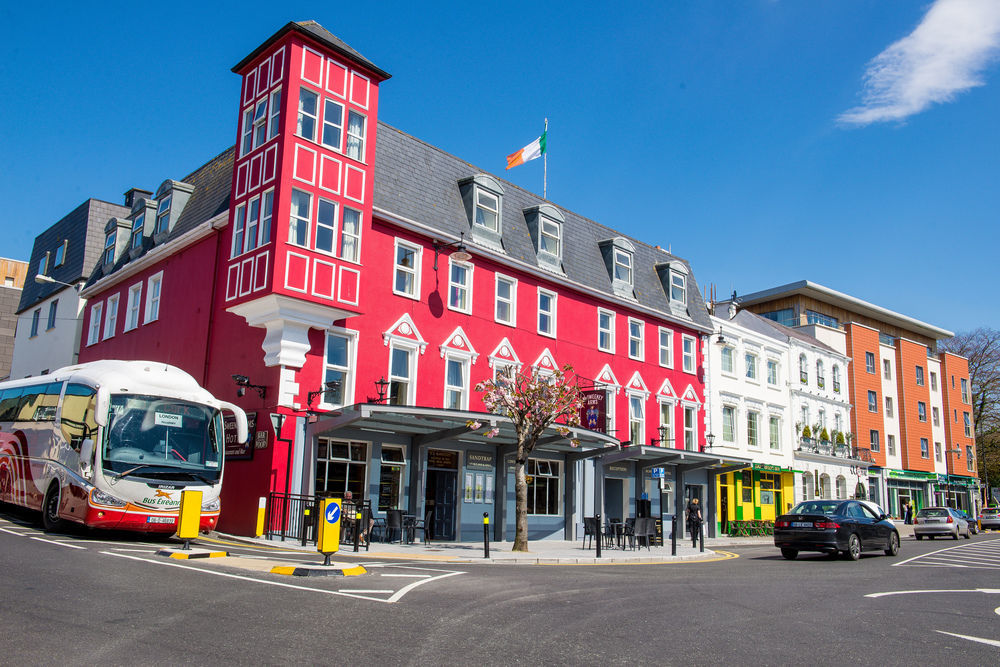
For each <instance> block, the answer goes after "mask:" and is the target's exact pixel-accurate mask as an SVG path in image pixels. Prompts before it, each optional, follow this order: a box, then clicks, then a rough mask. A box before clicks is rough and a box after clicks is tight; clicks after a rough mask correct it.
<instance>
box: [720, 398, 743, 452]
mask: <svg viewBox="0 0 1000 667" xmlns="http://www.w3.org/2000/svg"><path fill="white" fill-rule="evenodd" d="M726 408H728V409H730V410H732V411H733V423H732V428H733V432H732V436H733V437H732V438H731V439H729V440H727V439H726ZM739 414H740V411H739V408H738V407H736V406H735V405H733V404H732V403H723V405H722V412H721V413H720V417H721V420H720V424H721V425H722V433H721V434H720V436H719V437H721V438H722V442H728V443H731V444H732V445H736V442H737V440H738V438H739Z"/></svg>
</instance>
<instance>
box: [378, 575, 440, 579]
mask: <svg viewBox="0 0 1000 667" xmlns="http://www.w3.org/2000/svg"><path fill="white" fill-rule="evenodd" d="M379 576H380V577H408V578H413V579H426V578H427V577H429V576H431V575H429V574H379Z"/></svg>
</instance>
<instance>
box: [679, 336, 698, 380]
mask: <svg viewBox="0 0 1000 667" xmlns="http://www.w3.org/2000/svg"><path fill="white" fill-rule="evenodd" d="M697 346H698V341H697V339H696V338H695V337H694V336H687V335H684V336H681V365H682V366H683V368H684V372H685V373H694V372H695V371H696V370H697V364H696V363H695V352H696V350H697V349H698V348H697Z"/></svg>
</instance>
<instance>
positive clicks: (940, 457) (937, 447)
mask: <svg viewBox="0 0 1000 667" xmlns="http://www.w3.org/2000/svg"><path fill="white" fill-rule="evenodd" d="M934 460H935V461H937V462H938V463H941V462H942V461H944V453H943V452H942V451H941V443H940V442H935V443H934Z"/></svg>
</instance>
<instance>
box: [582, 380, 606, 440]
mask: <svg viewBox="0 0 1000 667" xmlns="http://www.w3.org/2000/svg"><path fill="white" fill-rule="evenodd" d="M580 397H581V398H582V399H583V400H582V403H581V405H580V425H581V426H583V427H584V428H586V429H590V430H591V431H600V432H601V433H607V430H608V429H607V423H608V406H607V400H608V398H607V393H605V391H604V390H603V389H591V390H588V391H581V392H580Z"/></svg>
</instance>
